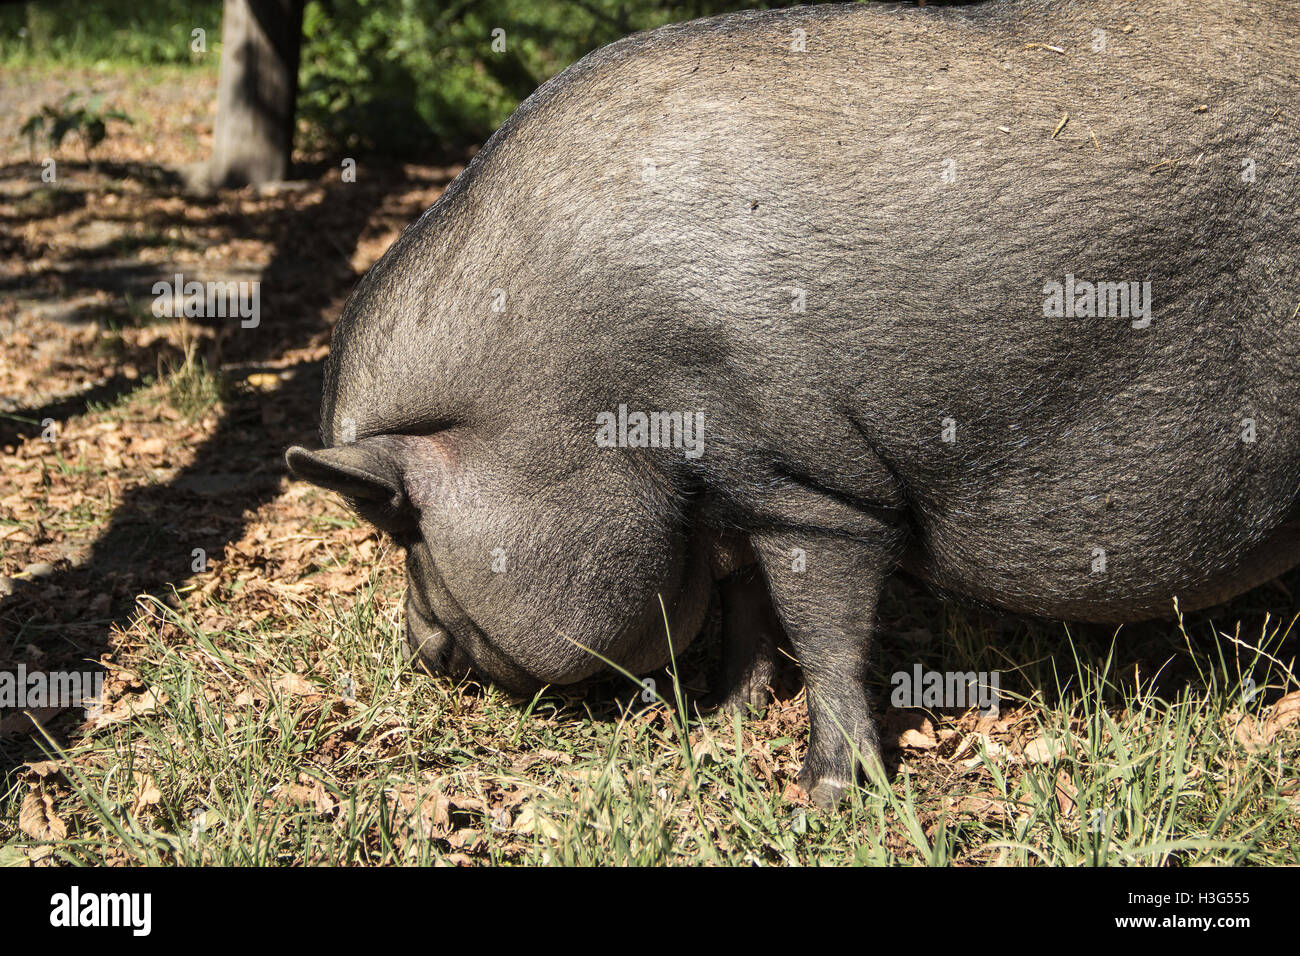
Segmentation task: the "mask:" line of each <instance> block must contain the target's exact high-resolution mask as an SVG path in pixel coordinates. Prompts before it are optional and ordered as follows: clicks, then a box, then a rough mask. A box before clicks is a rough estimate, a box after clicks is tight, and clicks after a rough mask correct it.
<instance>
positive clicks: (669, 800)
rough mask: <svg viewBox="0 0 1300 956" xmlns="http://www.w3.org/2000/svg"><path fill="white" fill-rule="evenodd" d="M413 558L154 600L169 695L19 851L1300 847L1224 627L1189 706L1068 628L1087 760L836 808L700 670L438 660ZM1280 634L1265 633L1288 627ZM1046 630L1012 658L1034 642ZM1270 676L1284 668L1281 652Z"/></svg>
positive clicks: (342, 858) (1052, 709)
mask: <svg viewBox="0 0 1300 956" xmlns="http://www.w3.org/2000/svg"><path fill="white" fill-rule="evenodd" d="M344 557H345V560H344V561H343V565H344V566H348V565H349V564H350V559H348V558H347V556H344ZM389 571H391V568H390V569H389ZM392 577H393V576H392V574H391V573H389V572H384V573H380V574H378V575H377V576H376V577H373V578H372V580H371V583H370V584H369V585H367V587H365V588H364V589H363V590H362V592H361V593H358V594H355V595H347V596H343V597H331V596H329V591H328V589H316V588H312V587H311V586H310V585H311V583H312V582H311V578H310V577H308V578H306V579H304V582H303V583H304V584H306V585H308V587H307V588H305V589H303V594H307V595H311V596H312V597H311V598H310V599H309V600H302V599H293V600H288V601H286V602H285V603H284V605H283V608H282V609H277V610H275V611H272V612H270V613H267V614H264V615H262V616H261V617H260V618H257V619H253V620H248V619H244V620H241V621H240V622H239V623H238V624H237V625H234V626H225V625H222V626H219V627H216V628H215V629H214V628H210V627H205V626H204V625H203V624H201V623H200V622H201V621H203V620H204V619H205V617H212V618H214V619H215V620H221V621H224V620H226V619H237V618H240V617H242V616H243V613H242V612H241V611H240V610H239V609H238V608H236V607H232V606H229V605H226V604H223V603H222V600H221V599H220V598H216V597H214V598H212V599H208V600H198V601H195V602H194V603H193V604H187V603H181V605H180V607H179V608H178V609H173V608H172V607H169V606H168V605H167V604H166V603H163V602H160V601H152V600H151V601H149V602H148V603H147V605H146V606H145V607H144V610H145V612H146V613H144V614H142V616H141V617H140V618H139V619H138V620H137V622H136V624H135V626H134V627H133V628H132V629H131V630H130V632H129V633H128V634H127V635H126V636H125V638H124V639H123V644H124V646H126V647H129V649H130V654H129V657H128V658H126V659H129V661H130V666H131V667H132V668H133V669H134V672H135V677H134V678H133V684H134V685H135V686H136V687H137V691H136V692H137V693H140V692H143V689H144V688H151V689H152V690H153V692H154V693H155V694H157V695H158V697H159V699H162V700H164V701H165V702H164V703H163V704H162V705H161V706H159V707H158V708H157V709H156V710H154V711H152V712H147V713H141V714H139V715H138V716H135V717H132V718H131V719H130V720H127V721H124V722H121V723H116V724H110V725H108V726H106V727H103V728H102V729H99V730H97V731H95V732H93V733H90V734H89V735H87V736H85V737H84V738H82V739H81V740H80V741H79V742H77V743H76V744H74V745H73V746H72V747H71V749H69V750H68V751H67V752H66V753H64V754H53V751H52V754H53V755H55V756H59V757H61V758H64V764H63V766H64V769H63V771H62V775H63V780H62V781H61V782H59V783H57V784H56V783H46V784H42V786H44V787H45V788H46V790H47V792H51V793H53V794H54V795H55V807H56V811H57V812H58V813H59V815H60V816H61V817H62V818H63V819H64V820H65V821H66V823H67V826H68V836H67V838H66V839H64V840H61V841H56V842H52V843H50V844H49V845H48V846H47V847H44V848H42V847H41V845H40V844H39V842H33V841H32V840H31V839H30V838H29V837H27V836H24V835H23V834H21V833H20V832H17V831H16V829H15V828H14V826H13V821H15V820H16V818H17V815H18V812H19V806H20V803H21V801H22V799H23V798H24V796H25V795H26V794H27V793H28V792H29V790H30V788H31V786H32V784H31V783H30V782H15V783H14V784H13V786H11V788H10V789H9V792H8V794H7V795H6V796H5V798H4V801H3V805H2V807H0V809H2V812H0V821H2V822H0V855H5V854H7V855H8V856H9V857H13V855H14V854H15V853H16V852H18V851H19V850H21V851H22V852H24V853H28V854H32V853H35V854H36V855H37V856H40V855H42V854H44V853H50V854H52V858H53V859H54V860H57V861H60V862H66V863H105V862H110V863H137V864H182V865H196V864H201V863H206V864H212V863H217V864H230V865H275V864H285V865H288V864H303V863H305V864H374V865H379V864H431V863H448V862H452V863H455V862H469V861H472V862H477V863H520V864H529V863H531V864H604V865H609V864H632V865H653V864H825V863H833V864H844V863H860V864H898V863H908V864H929V865H946V864H953V863H993V864H1013V865H1025V864H1033V865H1038V864H1052V865H1070V866H1073V865H1094V864H1125V865H1127V864H1145V865H1190V864H1198V863H1217V864H1237V863H1270V864H1278V863H1294V862H1296V850H1295V849H1294V847H1295V846H1296V845H1297V844H1298V843H1300V814H1298V813H1297V809H1296V800H1295V795H1294V794H1295V788H1296V786H1297V783H1298V778H1300V767H1298V766H1297V759H1296V749H1295V737H1294V736H1291V737H1287V738H1285V739H1283V738H1279V739H1278V740H1276V741H1274V743H1273V745H1272V746H1271V747H1270V748H1267V749H1265V750H1263V751H1261V752H1259V753H1250V752H1248V751H1246V750H1245V749H1244V748H1243V747H1242V746H1241V744H1240V743H1239V742H1238V741H1237V740H1236V739H1234V735H1233V727H1234V725H1235V722H1236V721H1237V720H1239V718H1240V716H1241V715H1243V714H1250V715H1252V716H1254V717H1255V718H1256V719H1262V715H1263V714H1264V713H1265V712H1266V710H1267V707H1266V706H1265V704H1264V700H1265V698H1266V697H1268V696H1269V695H1267V694H1261V695H1260V696H1259V697H1257V698H1256V699H1255V700H1254V701H1252V702H1251V703H1249V704H1244V705H1243V703H1242V701H1241V698H1240V695H1239V694H1237V693H1235V692H1234V690H1233V688H1234V687H1235V686H1236V685H1237V679H1236V677H1235V675H1234V674H1233V673H1232V668H1231V667H1228V666H1226V664H1227V662H1226V660H1222V661H1217V662H1216V661H1215V660H1214V657H1215V656H1216V653H1215V652H1212V651H1209V650H1206V649H1204V648H1202V649H1199V650H1198V649H1195V648H1194V649H1193V654H1192V659H1193V660H1195V662H1196V663H1197V664H1198V666H1200V667H1201V668H1204V671H1203V675H1204V678H1205V680H1204V683H1203V684H1202V685H1200V686H1197V687H1193V686H1185V687H1183V688H1182V689H1181V690H1179V691H1178V692H1177V693H1174V694H1172V695H1171V696H1169V697H1168V698H1167V699H1165V698H1162V697H1159V696H1157V695H1155V694H1154V693H1153V692H1152V691H1151V689H1150V687H1147V688H1145V689H1143V688H1135V689H1130V690H1128V691H1127V692H1126V693H1124V694H1120V695H1119V696H1117V690H1118V688H1119V686H1120V685H1119V683H1118V682H1116V681H1115V680H1114V678H1113V676H1112V675H1111V674H1110V673H1109V669H1110V665H1111V663H1112V662H1111V660H1110V658H1109V655H1107V654H1106V653H1104V648H1103V649H1102V651H1103V653H1101V654H1100V655H1097V656H1095V657H1093V658H1088V657H1086V656H1082V655H1080V656H1077V657H1076V656H1074V654H1072V653H1071V652H1072V650H1075V648H1072V647H1071V644H1070V642H1069V640H1068V638H1067V636H1066V634H1065V633H1064V631H1063V630H1062V629H1060V628H1059V627H1058V628H1055V629H1048V628H1045V631H1053V630H1054V631H1055V633H1057V634H1058V636H1059V637H1060V638H1061V642H1062V647H1061V648H1060V650H1061V651H1062V653H1058V655H1057V658H1056V663H1057V665H1058V666H1059V667H1060V668H1061V669H1060V671H1059V673H1058V676H1059V678H1060V681H1061V684H1062V686H1063V685H1064V684H1065V683H1066V682H1067V681H1068V683H1069V687H1070V689H1067V690H1065V691H1064V693H1062V694H1061V695H1060V696H1059V699H1058V700H1057V701H1056V702H1055V703H1054V704H1052V705H1050V706H1049V705H1047V704H1045V703H1044V702H1043V700H1042V697H1044V696H1048V695H1045V694H1039V695H1038V697H1039V699H1037V700H1035V699H1033V698H1028V699H1026V700H1025V701H1024V702H1023V703H1022V708H1021V711H1022V717H1023V718H1024V719H1027V720H1029V721H1032V723H1033V724H1034V727H1035V733H1046V734H1049V735H1051V736H1053V737H1055V738H1059V739H1061V740H1062V741H1064V742H1065V743H1064V746H1063V748H1062V750H1063V753H1062V756H1061V757H1060V759H1058V760H1053V761H1051V762H1049V763H1044V764H1037V765H1035V764H1030V765H1025V764H1011V763H1008V762H1007V760H1006V759H1004V758H1005V755H999V754H997V753H991V752H990V749H991V748H989V747H988V746H985V745H984V744H983V743H981V744H980V745H978V746H977V748H976V750H975V753H974V756H973V758H972V760H971V761H968V762H970V763H971V764H972V765H971V766H969V767H964V766H962V765H961V764H958V763H956V762H944V761H935V762H933V763H930V764H927V763H925V762H923V761H917V760H914V759H913V758H912V757H910V756H909V757H908V758H907V760H906V762H905V766H904V767H903V768H901V769H900V770H899V771H898V772H896V773H894V775H893V778H892V779H891V780H889V781H888V783H886V782H884V781H882V780H880V779H877V780H875V781H874V782H872V783H871V784H869V785H868V786H866V787H865V788H863V789H861V790H859V791H858V792H856V793H855V794H853V796H852V798H851V799H850V800H849V801H848V802H847V804H846V805H845V806H844V807H843V808H842V809H841V810H839V811H836V812H831V813H827V812H820V811H816V810H813V809H811V808H808V807H805V806H802V805H800V804H798V803H795V802H792V801H789V800H786V799H783V798H782V793H781V786H780V778H779V776H778V779H777V780H776V781H775V782H774V781H773V780H771V779H769V778H768V777H767V776H766V775H765V774H764V773H763V772H762V770H761V765H762V764H767V765H788V767H793V766H794V765H795V763H796V762H797V761H796V758H797V756H798V753H797V752H798V751H799V750H800V749H801V747H802V740H801V735H800V734H798V733H794V734H788V735H786V736H784V737H765V736H764V735H763V734H764V732H765V731H764V725H763V724H759V725H755V724H750V723H746V722H745V721H742V720H741V719H740V718H739V717H738V716H734V715H717V716H713V717H710V718H707V719H703V720H701V719H699V718H698V716H694V715H692V716H690V717H689V719H688V718H687V717H686V713H687V711H685V710H680V709H678V708H677V707H676V706H675V704H676V702H675V700H674V699H673V698H674V695H675V692H676V686H675V685H674V686H673V691H674V693H673V694H668V695H666V696H668V697H669V701H668V702H667V703H665V702H655V703H652V704H649V705H646V704H643V703H641V702H640V700H639V698H638V697H637V696H636V694H635V691H636V690H638V689H639V688H638V687H635V686H633V685H632V684H631V683H630V682H627V683H626V684H623V685H621V686H622V691H621V692H618V690H619V686H620V685H619V684H618V682H613V683H612V684H611V685H610V687H609V688H606V689H605V690H604V691H603V692H600V691H598V692H596V693H595V694H594V695H589V696H588V698H586V699H585V700H578V699H567V698H565V697H562V696H560V695H558V694H555V693H543V694H541V695H538V696H537V697H536V698H534V699H531V700H524V701H516V700H511V699H509V698H508V697H506V696H505V695H503V694H502V693H500V692H499V691H497V690H495V689H492V688H483V687H479V686H477V685H473V684H459V685H458V684H456V683H455V682H452V681H449V680H446V679H441V678H438V679H433V678H429V677H428V676H427V675H424V674H421V673H415V672H413V671H412V670H411V668H410V667H409V666H408V665H407V664H406V662H405V660H404V657H403V654H402V652H401V645H400V640H399V637H400V631H399V621H398V619H397V612H396V608H397V606H398V605H397V602H396V601H395V597H396V594H395V593H394V590H393V586H394V584H395V581H394V580H391V578H392ZM177 603H180V602H177ZM959 619H960V618H954V620H959ZM1175 629H1177V628H1176V627H1175ZM1269 634H1271V635H1272V636H1271V638H1270V637H1269ZM1269 634H1265V635H1264V640H1263V641H1262V642H1261V646H1263V647H1264V650H1265V651H1267V646H1266V645H1267V644H1268V642H1269V641H1270V640H1271V641H1272V642H1273V643H1274V644H1276V643H1277V641H1278V640H1280V638H1281V632H1280V630H1279V629H1276V628H1274V629H1272V630H1271V631H1270V632H1269ZM1040 637H1041V636H1040V635H1038V634H1037V633H1036V632H1035V634H1034V636H1033V637H1032V638H1027V641H1026V645H1025V646H1021V647H1018V648H1014V649H1008V653H1012V652H1014V653H1017V654H1019V653H1023V652H1032V651H1033V648H1032V647H1031V646H1029V643H1030V642H1031V641H1033V640H1038V639H1040ZM1189 643H1190V642H1189ZM1259 660H1260V661H1263V663H1264V664H1267V663H1268V662H1267V661H1265V660H1264V658H1262V657H1261V658H1260V659H1259ZM951 664H952V666H953V667H956V668H961V669H965V668H967V667H972V666H973V665H974V662H973V661H969V660H954V661H951ZM1259 673H1260V676H1261V677H1265V676H1267V677H1268V678H1269V679H1270V680H1272V679H1281V678H1282V676H1283V675H1282V674H1281V672H1280V671H1278V670H1277V669H1276V667H1274V666H1272V665H1269V666H1267V667H1263V668H1262V669H1261V670H1260V671H1259ZM284 675H297V676H295V677H292V678H289V679H285V678H284ZM303 682H306V683H303ZM1267 683H1268V680H1265V681H1263V682H1262V685H1263V684H1267ZM610 688H613V689H614V690H615V691H616V692H618V693H615V694H611V693H610ZM1289 689H1294V687H1291V688H1289ZM307 690H310V692H309V693H304V691H307ZM1055 693H1056V688H1052V690H1051V695H1052V696H1054V695H1055ZM1272 696H1274V697H1275V696H1276V694H1273V695H1272ZM620 697H621V700H620ZM766 732H767V733H769V734H770V733H771V731H770V728H768V729H766ZM1288 741H1289V745H1288ZM756 755H761V757H762V759H761V760H760V759H756ZM48 779H49V778H47V780H48ZM151 786H152V787H153V788H156V790H154V791H153V796H152V797H145V798H144V799H143V800H142V794H145V791H146V789H147V788H150V787H151ZM1063 791H1064V792H1072V797H1071V800H1070V801H1066V802H1063V801H1062V798H1061V793H1062V792H1063ZM1071 804H1072V805H1071ZM990 808H991V809H990Z"/></svg>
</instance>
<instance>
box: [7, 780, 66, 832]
mask: <svg viewBox="0 0 1300 956" xmlns="http://www.w3.org/2000/svg"><path fill="white" fill-rule="evenodd" d="M18 826H19V828H20V829H21V830H22V831H23V832H24V833H26V834H27V835H28V836H29V837H32V838H33V839H35V840H62V839H64V838H65V837H67V835H68V825H67V824H66V823H64V822H63V821H62V820H61V819H60V818H59V815H58V814H57V813H55V812H54V801H53V800H52V799H50V795H49V794H48V793H46V792H45V791H44V790H33V791H32V792H31V793H29V794H27V796H25V797H23V805H22V809H21V810H19V811H18Z"/></svg>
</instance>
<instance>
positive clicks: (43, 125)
mask: <svg viewBox="0 0 1300 956" xmlns="http://www.w3.org/2000/svg"><path fill="white" fill-rule="evenodd" d="M79 99H81V95H80V94H79V93H69V94H68V95H67V96H65V97H64V98H63V99H62V100H60V101H59V104H58V105H57V106H50V105H49V104H46V105H45V106H42V107H41V108H40V110H39V111H37V112H35V113H33V114H32V115H31V116H29V117H27V119H26V120H25V121H24V122H23V125H22V127H21V129H20V132H21V133H22V135H24V136H26V137H27V142H28V144H29V145H30V147H31V150H32V152H33V154H34V153H35V152H36V140H37V139H38V138H40V137H44V139H45V141H46V142H47V143H48V144H49V147H50V148H51V149H58V148H59V146H60V145H62V143H63V140H64V138H65V137H67V135H68V134H69V133H76V134H77V136H78V137H79V138H80V139H81V146H82V149H83V150H84V151H85V153H86V158H87V159H89V158H90V151H91V150H92V149H94V148H95V147H96V146H98V145H99V144H100V143H102V142H103V141H104V137H105V136H107V135H108V124H109V122H111V121H117V122H119V123H126V124H128V125H129V124H130V123H131V122H132V120H131V117H130V116H128V115H127V114H125V113H123V112H122V111H121V110H105V109H103V107H102V100H103V97H102V96H93V97H91V99H90V101H89V102H87V103H86V104H85V105H84V106H82V105H78V102H77V101H78V100H79Z"/></svg>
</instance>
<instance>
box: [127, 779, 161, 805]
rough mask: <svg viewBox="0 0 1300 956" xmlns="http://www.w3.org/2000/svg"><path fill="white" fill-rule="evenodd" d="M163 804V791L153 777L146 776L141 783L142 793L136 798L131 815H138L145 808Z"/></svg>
mask: <svg viewBox="0 0 1300 956" xmlns="http://www.w3.org/2000/svg"><path fill="white" fill-rule="evenodd" d="M161 802H162V791H161V790H159V789H158V784H157V783H156V782H154V779H153V777H152V776H151V775H149V774H145V775H144V777H143V778H142V779H141V781H140V793H139V794H138V795H137V796H136V798H135V804H134V805H133V806H132V807H131V813H132V814H133V815H134V814H137V813H139V812H140V811H141V810H143V809H144V808H145V807H152V806H154V805H156V804H158V803H161Z"/></svg>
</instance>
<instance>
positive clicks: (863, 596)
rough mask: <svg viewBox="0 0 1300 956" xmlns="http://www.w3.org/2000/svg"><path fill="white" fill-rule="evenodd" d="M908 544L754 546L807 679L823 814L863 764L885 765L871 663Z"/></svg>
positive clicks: (811, 754) (810, 541) (880, 536)
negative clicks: (882, 609) (889, 587)
mask: <svg viewBox="0 0 1300 956" xmlns="http://www.w3.org/2000/svg"><path fill="white" fill-rule="evenodd" d="M898 538H899V535H898V533H897V531H896V529H893V528H891V527H888V526H886V525H884V524H882V525H881V526H880V527H879V528H877V529H874V531H869V532H868V534H867V535H866V536H863V535H861V534H858V533H855V534H854V536H853V537H848V536H841V535H838V534H831V533H827V532H824V531H801V530H797V529H796V530H788V531H770V532H763V533H760V534H756V535H755V536H754V537H753V538H752V541H753V543H754V548H755V551H756V552H757V553H758V557H759V561H760V562H761V563H762V566H763V573H764V576H765V577H766V578H767V582H768V587H769V589H770V591H771V594H772V600H773V602H774V604H775V605H776V612H777V615H778V616H779V617H780V619H781V624H782V625H783V626H784V628H785V632H786V634H788V635H789V637H790V642H791V644H792V645H793V647H794V652H795V656H796V657H797V658H798V660H799V667H800V669H801V670H802V671H803V678H804V685H805V687H806V688H807V697H808V724H809V727H808V735H809V737H808V754H807V756H806V757H805V759H804V765H803V770H802V771H801V772H800V774H799V783H800V785H801V786H802V787H803V788H804V790H806V791H807V792H808V795H809V796H810V797H811V798H812V799H813V801H814V802H815V803H816V804H817V805H818V806H821V807H831V806H834V805H835V804H836V803H837V802H838V801H839V799H840V797H841V796H842V794H843V793H844V791H845V789H846V788H848V787H851V786H853V784H854V783H855V782H856V780H857V774H858V762H859V760H862V761H867V762H877V763H878V762H879V760H880V742H879V739H878V737H877V735H876V725H875V721H874V720H873V719H872V716H871V707H870V701H869V699H868V695H867V686H866V677H867V660H868V656H869V652H870V649H871V637H872V631H873V629H874V627H875V619H876V602H877V600H878V598H879V596H880V589H881V586H882V585H883V583H884V580H885V578H886V577H887V576H888V575H889V574H890V573H891V572H892V571H893V569H894V566H895V555H896V554H897V547H896V545H897V541H898Z"/></svg>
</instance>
